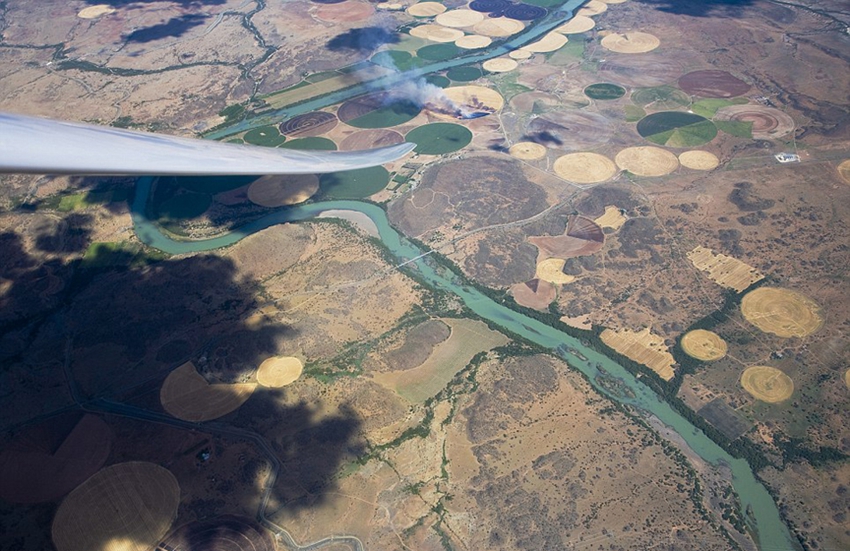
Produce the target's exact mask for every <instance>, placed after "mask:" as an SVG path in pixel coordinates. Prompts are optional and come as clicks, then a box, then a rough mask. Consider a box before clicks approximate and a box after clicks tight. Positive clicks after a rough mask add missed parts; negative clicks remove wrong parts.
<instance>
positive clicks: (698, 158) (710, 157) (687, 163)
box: [679, 150, 720, 170]
mask: <svg viewBox="0 0 850 551" xmlns="http://www.w3.org/2000/svg"><path fill="white" fill-rule="evenodd" d="M679 164H681V165H682V166H683V167H685V168H690V169H693V170H714V169H715V168H717V167H718V166H720V159H718V158H717V155H715V154H714V153H710V152H708V151H700V150H694V151H685V152H683V153H681V154H679Z"/></svg>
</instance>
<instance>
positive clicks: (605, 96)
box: [584, 82, 626, 100]
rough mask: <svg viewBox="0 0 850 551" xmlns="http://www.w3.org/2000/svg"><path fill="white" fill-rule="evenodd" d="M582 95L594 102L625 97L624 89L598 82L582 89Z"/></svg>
mask: <svg viewBox="0 0 850 551" xmlns="http://www.w3.org/2000/svg"><path fill="white" fill-rule="evenodd" d="M584 95H585V96H587V97H589V98H590V99H596V100H615V99H620V98H621V97H623V96H625V95H626V89H625V88H623V87H622V86H617V85H616V84H609V83H607V82H600V83H597V84H591V85H590V86H588V87H586V88H585V89H584Z"/></svg>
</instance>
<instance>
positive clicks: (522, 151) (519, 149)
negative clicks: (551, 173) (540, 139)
mask: <svg viewBox="0 0 850 551" xmlns="http://www.w3.org/2000/svg"><path fill="white" fill-rule="evenodd" d="M508 152H509V153H510V154H511V155H513V156H514V157H516V158H517V159H522V160H524V161H534V160H537V159H542V158H543V157H545V156H546V146H545V145H541V144H539V143H534V142H518V143H515V144H514V145H512V146H511V148H510V149H509V150H508Z"/></svg>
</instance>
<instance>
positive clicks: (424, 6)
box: [407, 2, 446, 17]
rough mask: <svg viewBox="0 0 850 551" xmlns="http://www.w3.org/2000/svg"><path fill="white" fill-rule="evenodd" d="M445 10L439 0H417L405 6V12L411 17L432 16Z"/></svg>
mask: <svg viewBox="0 0 850 551" xmlns="http://www.w3.org/2000/svg"><path fill="white" fill-rule="evenodd" d="M444 11H446V7H445V6H444V5H442V4H440V3H439V2H419V3H418V4H413V5H412V6H410V7H409V8H407V13H408V14H410V15H412V16H413V17H434V16H435V15H440V14H441V13H443V12H444Z"/></svg>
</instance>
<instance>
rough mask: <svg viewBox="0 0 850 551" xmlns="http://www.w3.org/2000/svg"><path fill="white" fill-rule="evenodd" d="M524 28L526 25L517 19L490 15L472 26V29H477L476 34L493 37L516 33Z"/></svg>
mask: <svg viewBox="0 0 850 551" xmlns="http://www.w3.org/2000/svg"><path fill="white" fill-rule="evenodd" d="M524 28H525V25H523V24H522V22H521V21H517V20H516V19H509V18H507V17H493V18H489V17H488V18H486V19H484V21H482V22H480V23H476V24H475V25H474V26H473V27H472V30H473V31H475V33H476V34H483V35H484V36H492V37H493V38H503V37H506V36H511V35H512V34H516V33H518V32H519V31H521V30H523V29H524Z"/></svg>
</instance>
